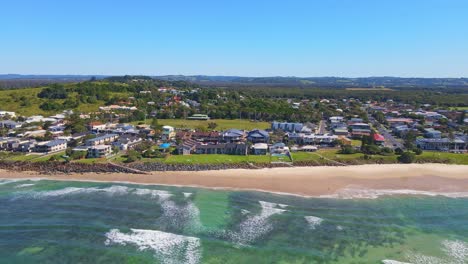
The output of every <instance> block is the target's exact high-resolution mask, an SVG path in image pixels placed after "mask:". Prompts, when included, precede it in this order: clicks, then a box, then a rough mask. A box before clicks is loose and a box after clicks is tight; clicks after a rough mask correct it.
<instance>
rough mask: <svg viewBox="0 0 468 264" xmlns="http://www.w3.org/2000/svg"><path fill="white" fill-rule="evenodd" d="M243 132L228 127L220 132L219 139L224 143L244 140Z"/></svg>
mask: <svg viewBox="0 0 468 264" xmlns="http://www.w3.org/2000/svg"><path fill="white" fill-rule="evenodd" d="M244 139H245V132H244V131H242V130H239V129H229V130H226V131H224V132H223V133H221V136H220V141H221V142H225V143H232V142H240V141H244Z"/></svg>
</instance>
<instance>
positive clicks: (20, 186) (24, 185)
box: [15, 183, 35, 188]
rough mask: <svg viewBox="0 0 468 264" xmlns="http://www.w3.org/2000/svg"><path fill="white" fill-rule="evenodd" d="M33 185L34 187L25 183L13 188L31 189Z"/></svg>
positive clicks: (32, 184)
mask: <svg viewBox="0 0 468 264" xmlns="http://www.w3.org/2000/svg"><path fill="white" fill-rule="evenodd" d="M34 185H35V184H34V183H25V184H19V185H16V186H15V188H26V187H31V186H34Z"/></svg>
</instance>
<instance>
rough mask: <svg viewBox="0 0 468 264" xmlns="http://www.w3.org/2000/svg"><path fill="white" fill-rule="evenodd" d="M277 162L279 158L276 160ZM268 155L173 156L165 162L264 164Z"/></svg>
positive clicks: (268, 159) (268, 158) (267, 159)
mask: <svg viewBox="0 0 468 264" xmlns="http://www.w3.org/2000/svg"><path fill="white" fill-rule="evenodd" d="M273 159H274V160H277V158H274V157H273ZM269 161H270V157H269V156H267V155H250V156H241V155H225V154H194V155H171V156H169V157H167V158H166V159H165V160H164V161H163V162H164V163H168V164H236V163H245V162H251V163H263V162H269Z"/></svg>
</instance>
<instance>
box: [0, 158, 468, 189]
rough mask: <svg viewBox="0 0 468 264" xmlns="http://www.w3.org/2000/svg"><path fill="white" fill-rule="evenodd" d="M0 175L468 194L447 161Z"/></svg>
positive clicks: (463, 168)
mask: <svg viewBox="0 0 468 264" xmlns="http://www.w3.org/2000/svg"><path fill="white" fill-rule="evenodd" d="M0 178H3V179H27V178H42V179H51V180H69V181H99V182H125V183H136V184H156V185H173V186H191V187H206V188H220V189H235V190H258V191H266V192H275V193H285V194H294V195H302V196H320V195H331V194H335V193H337V192H340V191H342V190H344V189H347V188H357V189H369V190H415V191H430V192H435V193H446V192H466V193H468V166H467V165H444V164H388V165H359V166H347V167H292V168H272V169H259V170H246V169H231V170H213V171H170V172H152V173H151V174H124V173H99V174H98V173H84V174H54V175H45V174H39V173H37V172H14V171H5V170H0Z"/></svg>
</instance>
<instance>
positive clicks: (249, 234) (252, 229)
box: [228, 201, 286, 245]
mask: <svg viewBox="0 0 468 264" xmlns="http://www.w3.org/2000/svg"><path fill="white" fill-rule="evenodd" d="M259 203H260V206H261V208H262V209H261V211H260V214H258V215H253V216H248V217H247V219H245V220H244V221H242V222H241V223H240V224H239V230H238V231H228V236H229V237H230V239H231V240H232V241H233V242H235V243H238V244H242V245H245V244H249V243H252V242H254V241H255V240H256V239H258V238H260V237H261V236H263V235H265V234H267V233H268V232H270V231H271V230H272V229H273V225H272V224H271V223H270V222H269V221H268V218H269V217H270V216H273V215H276V214H281V213H283V212H284V211H286V210H284V209H280V208H276V207H280V206H279V205H278V204H276V203H269V202H264V201H259Z"/></svg>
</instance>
